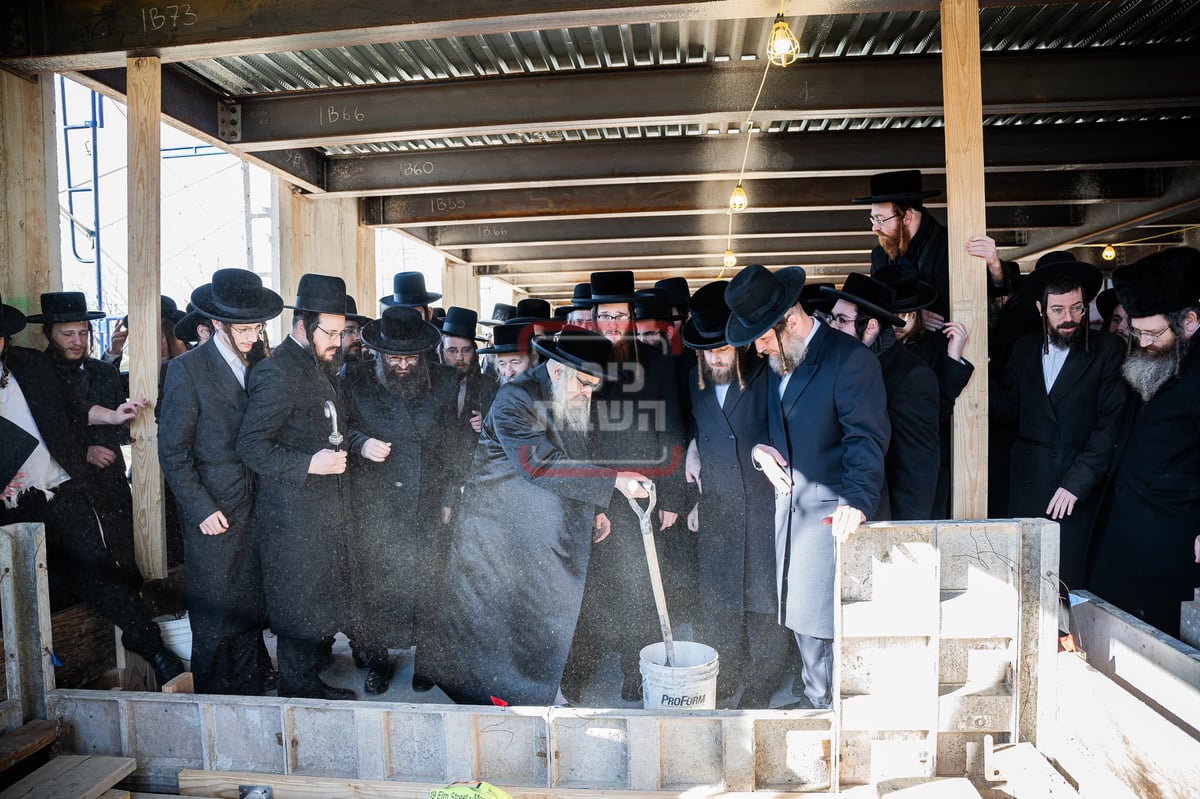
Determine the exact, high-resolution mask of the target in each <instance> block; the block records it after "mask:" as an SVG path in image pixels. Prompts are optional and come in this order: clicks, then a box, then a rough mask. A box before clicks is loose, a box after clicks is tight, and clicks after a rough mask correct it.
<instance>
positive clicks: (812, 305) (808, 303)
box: [800, 283, 837, 314]
mask: <svg viewBox="0 0 1200 799" xmlns="http://www.w3.org/2000/svg"><path fill="white" fill-rule="evenodd" d="M823 288H831V289H835V288H837V285H836V284H834V283H805V284H804V288H803V289H801V290H800V305H801V306H803V308H804V312H805V313H807V314H813V313H816V312H817V311H821V312H823V313H829V312H830V311H831V310H833V304H834V303H835V302H837V298H835V297H830V296H829V295H828V294H825V293H824V292H822V291H821V289H823Z"/></svg>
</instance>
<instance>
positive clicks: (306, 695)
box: [280, 680, 358, 700]
mask: <svg viewBox="0 0 1200 799" xmlns="http://www.w3.org/2000/svg"><path fill="white" fill-rule="evenodd" d="M280 696H290V697H294V698H297V699H341V700H348V699H358V694H356V693H354V691H352V690H350V689H349V688H334V687H333V686H332V685H328V684H326V683H325V681H324V680H318V681H317V684H316V685H312V686H309V687H307V688H304V689H301V690H298V691H293V692H291V693H283V692H282V691H281V692H280Z"/></svg>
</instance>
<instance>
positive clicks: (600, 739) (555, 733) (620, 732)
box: [550, 716, 629, 789]
mask: <svg viewBox="0 0 1200 799" xmlns="http://www.w3.org/2000/svg"><path fill="white" fill-rule="evenodd" d="M550 742H551V746H552V747H553V749H552V751H553V753H554V779H553V782H552V787H556V788H619V789H624V788H628V787H629V731H628V730H627V729H626V725H625V720H624V719H622V718H608V717H605V716H578V717H558V718H551V720H550Z"/></svg>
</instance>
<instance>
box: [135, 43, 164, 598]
mask: <svg viewBox="0 0 1200 799" xmlns="http://www.w3.org/2000/svg"><path fill="white" fill-rule="evenodd" d="M161 69H162V64H161V62H160V61H159V59H157V58H153V57H143V58H131V59H129V61H128V64H127V65H126V70H127V71H128V73H129V74H128V85H129V104H128V109H129V134H128V135H129V146H128V158H127V164H128V168H129V192H128V197H129V223H128V227H129V272H128V281H129V287H128V293H127V296H128V297H129V339H128V346H127V349H126V356H125V358H126V361H125V363H126V364H127V365H128V367H129V393H130V394H131V395H132V396H133V397H139V398H143V399H147V400H149V401H150V402H151V403H153V402H154V399H155V398H156V397H157V396H158V370H159V364H160V355H159V340H160V339H161V337H162V318H161V313H162V309H161V307H160V306H161V303H160V299H159V298H160V296H161V289H160V275H159V263H160V260H161V257H162V249H161V240H160V237H161V218H160V217H161V213H162V197H161V188H160V187H161V177H162V176H161V172H160V167H161V157H160V153H159V146H160V144H159V142H160V129H159V128H160V125H161V124H162V121H161V115H160V112H159V108H160V100H159V89H160V86H161V81H160V77H161ZM130 427H131V429H130V434H131V437H132V438H133V463H132V469H133V528H134V539H133V543H134V549H135V552H136V555H137V562H138V568H140V569H141V572H142V576H144V577H145V578H146V579H154V578H161V577H166V576H167V548H166V536H165V520H164V516H163V477H162V468H161V467H160V466H159V463H158V425H157V424H156V423H155V419H154V413H153V411H152V410H151V409H149V408H147V409H146V410H144V411H143V412H142V413H139V414H138V415H137V418H135V419H134V420H133V422H132V424H131V426H130Z"/></svg>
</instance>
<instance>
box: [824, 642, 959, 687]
mask: <svg viewBox="0 0 1200 799" xmlns="http://www.w3.org/2000/svg"><path fill="white" fill-rule="evenodd" d="M935 657H936V655H935V653H934V652H933V651H932V650H931V648H930V644H929V640H928V639H926V638H923V637H922V638H843V639H842V652H841V668H842V694H844V695H845V694H869V693H875V692H877V691H910V690H912V688H913V687H914V686H916V685H921V684H923V683H927V682H929V678H930V675H931V674H933V673H934V669H935V668H936V663H935Z"/></svg>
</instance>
